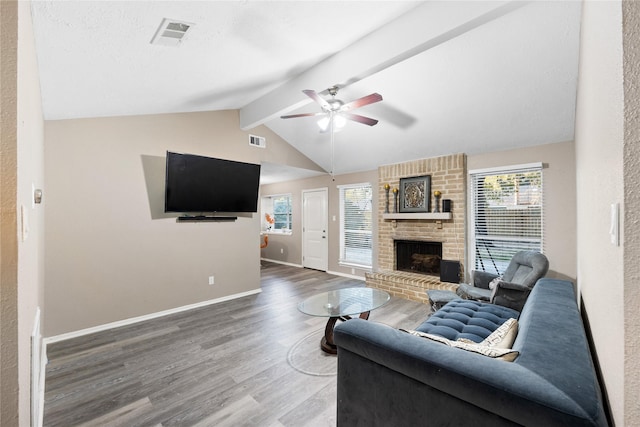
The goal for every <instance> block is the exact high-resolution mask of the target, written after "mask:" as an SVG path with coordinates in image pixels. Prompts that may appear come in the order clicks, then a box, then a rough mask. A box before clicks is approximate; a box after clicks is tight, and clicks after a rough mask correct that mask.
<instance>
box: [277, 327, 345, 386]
mask: <svg viewBox="0 0 640 427" xmlns="http://www.w3.org/2000/svg"><path fill="white" fill-rule="evenodd" d="M323 336H324V329H322V330H319V331H314V332H312V333H310V334H309V335H307V336H306V337H304V338H302V339H301V340H300V341H298V342H297V343H295V344H294V345H293V346H291V348H290V349H289V352H288V353H287V362H289V365H291V367H292V368H293V369H295V370H296V371H299V372H302V373H303V374H307V375H314V376H317V377H329V376H333V375H337V374H338V357H337V356H336V355H331V354H327V353H325V352H324V351H322V349H321V348H320V340H321V339H322V337H323Z"/></svg>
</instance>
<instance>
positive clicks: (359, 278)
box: [327, 270, 366, 281]
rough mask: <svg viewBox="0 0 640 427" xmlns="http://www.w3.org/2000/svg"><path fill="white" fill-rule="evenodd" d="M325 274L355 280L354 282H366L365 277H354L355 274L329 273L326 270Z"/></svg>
mask: <svg viewBox="0 0 640 427" xmlns="http://www.w3.org/2000/svg"><path fill="white" fill-rule="evenodd" d="M327 273H329V274H333V275H334V276H341V277H348V278H349V279H356V280H362V281H365V280H366V277H362V276H356V275H355V274H347V273H341V272H339V271H329V270H327Z"/></svg>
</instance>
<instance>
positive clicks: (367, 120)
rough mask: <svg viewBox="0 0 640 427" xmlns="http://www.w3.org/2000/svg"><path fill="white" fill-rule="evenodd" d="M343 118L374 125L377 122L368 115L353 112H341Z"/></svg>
mask: <svg viewBox="0 0 640 427" xmlns="http://www.w3.org/2000/svg"><path fill="white" fill-rule="evenodd" d="M342 116H344V118H345V119H349V120H353V121H354V122H358V123H362V124H364V125H369V126H374V125H376V124H377V123H378V121H377V120H376V119H372V118H370V117H365V116H361V115H359V114H353V113H342Z"/></svg>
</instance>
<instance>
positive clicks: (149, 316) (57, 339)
mask: <svg viewBox="0 0 640 427" xmlns="http://www.w3.org/2000/svg"><path fill="white" fill-rule="evenodd" d="M260 292H262V289H260V288H258V289H254V290H252V291H247V292H241V293H238V294H233V295H228V296H226V297H221V298H216V299H212V300H208V301H202V302H197V303H195V304H189V305H183V306H181V307H176V308H171V309H169V310H164V311H158V312H156V313H150V314H145V315H143V316H138V317H131V318H129V319H124V320H118V321H116V322H111V323H105V324H104V325H98V326H94V327H91V328H86V329H81V330H79V331H74V332H67V333H65V334H60V335H54V336H52V337H47V338H45V339H44V340H43V341H44V345H45V346H47V345H49V344H53V343H56V342H60V341H65V340H68V339H71V338H77V337H81V336H83V335H89V334H93V333H96V332H102V331H107V330H109V329H114V328H119V327H121V326H128V325H132V324H134V323H138V322H144V321H145V320H151V319H157V318H158V317H163V316H168V315H170V314H175V313H181V312H183V311H188V310H192V309H194V308H200V307H206V306H208V305H212V304H217V303H220V302H225V301H230V300H233V299H237V298H242V297H246V296H249V295H254V294H259V293H260Z"/></svg>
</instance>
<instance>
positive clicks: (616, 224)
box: [609, 203, 620, 246]
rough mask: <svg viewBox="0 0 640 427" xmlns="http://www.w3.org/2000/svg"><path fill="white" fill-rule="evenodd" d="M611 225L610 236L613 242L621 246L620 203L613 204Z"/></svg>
mask: <svg viewBox="0 0 640 427" xmlns="http://www.w3.org/2000/svg"><path fill="white" fill-rule="evenodd" d="M610 222H611V227H610V228H609V236H610V238H611V244H612V245H614V246H620V204H618V203H612V204H611V220H610Z"/></svg>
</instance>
